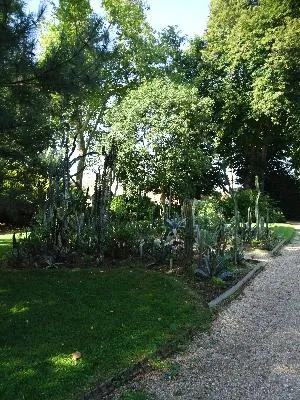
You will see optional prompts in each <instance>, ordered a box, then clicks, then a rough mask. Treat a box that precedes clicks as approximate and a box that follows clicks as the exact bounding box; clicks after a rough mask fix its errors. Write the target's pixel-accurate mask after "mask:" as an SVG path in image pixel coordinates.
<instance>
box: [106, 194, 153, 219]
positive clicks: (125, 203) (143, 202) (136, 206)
mask: <svg viewBox="0 0 300 400" xmlns="http://www.w3.org/2000/svg"><path fill="white" fill-rule="evenodd" d="M110 211H111V216H112V218H113V219H119V220H126V221H128V220H135V221H142V220H149V221H153V220H154V219H155V218H158V217H159V213H160V206H159V205H158V204H156V203H154V202H153V201H152V200H151V199H150V198H149V197H148V196H126V195H119V196H115V197H113V199H112V201H111V204H110Z"/></svg>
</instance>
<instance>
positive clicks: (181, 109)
mask: <svg viewBox="0 0 300 400" xmlns="http://www.w3.org/2000/svg"><path fill="white" fill-rule="evenodd" d="M211 108H212V101H211V99H209V98H199V97H198V96H197V91H196V89H195V88H193V87H191V86H188V85H182V84H175V83H173V82H172V81H171V80H169V79H167V78H165V79H153V80H151V81H148V82H144V83H143V84H142V85H141V86H140V87H139V88H138V89H136V90H132V91H131V92H130V93H129V95H128V96H127V97H126V98H125V99H124V100H123V101H122V102H121V103H120V104H118V105H116V106H114V107H113V108H112V110H111V111H110V112H109V113H107V117H106V121H107V123H108V124H109V125H110V126H111V132H110V138H111V140H114V141H115V142H116V144H117V146H118V163H117V176H118V178H119V180H120V182H122V183H124V184H126V185H129V186H133V187H136V188H139V189H140V190H146V191H151V190H153V191H155V192H157V193H163V194H166V195H168V194H169V190H170V187H171V188H172V192H173V193H174V195H175V196H178V197H181V198H182V197H183V196H188V195H189V194H190V195H191V196H193V195H194V193H195V183H196V182H200V184H201V183H202V179H203V177H204V176H205V174H209V173H210V170H212V163H213V158H212V155H213V149H212V141H213V138H212V137H209V136H208V135H207V133H208V126H209V124H210V119H211Z"/></svg>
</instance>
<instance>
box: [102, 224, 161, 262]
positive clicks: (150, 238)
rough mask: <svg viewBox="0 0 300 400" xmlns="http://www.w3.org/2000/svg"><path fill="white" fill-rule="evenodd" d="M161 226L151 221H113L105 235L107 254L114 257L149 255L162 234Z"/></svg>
mask: <svg viewBox="0 0 300 400" xmlns="http://www.w3.org/2000/svg"><path fill="white" fill-rule="evenodd" d="M159 228H160V227H158V228H157V227H155V226H153V225H152V224H151V223H150V222H149V221H134V220H132V221H130V220H129V221H125V220H123V221H122V220H121V221H120V220H115V221H111V222H110V223H109V225H108V228H107V232H106V235H105V255H106V256H107V257H109V258H113V259H120V258H123V259H124V258H127V257H130V256H131V257H132V256H133V257H138V256H142V255H145V256H146V257H147V255H149V253H150V254H151V253H152V251H153V243H154V240H155V238H157V236H160V234H161V229H159ZM141 248H142V249H141ZM141 253H142V254H141Z"/></svg>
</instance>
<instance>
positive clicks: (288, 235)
mask: <svg viewBox="0 0 300 400" xmlns="http://www.w3.org/2000/svg"><path fill="white" fill-rule="evenodd" d="M270 229H271V231H272V232H273V233H274V234H275V235H276V236H277V237H280V238H281V239H282V240H288V241H290V240H292V239H293V237H294V236H295V234H296V230H295V228H294V227H293V226H291V225H287V224H272V225H271V226H270Z"/></svg>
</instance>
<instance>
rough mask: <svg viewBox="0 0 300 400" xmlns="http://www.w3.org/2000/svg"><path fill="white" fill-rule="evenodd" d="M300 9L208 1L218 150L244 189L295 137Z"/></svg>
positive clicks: (241, 0) (274, 4) (276, 4)
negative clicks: (217, 105) (235, 173)
mask: <svg viewBox="0 0 300 400" xmlns="http://www.w3.org/2000/svg"><path fill="white" fill-rule="evenodd" d="M299 9H300V8H299V5H297V4H296V3H295V2H294V1H292V0H290V1H287V2H281V1H270V0H262V1H259V2H253V1H246V0H239V1H236V2H234V3H233V2H231V1H229V0H226V1H219V0H213V1H212V2H211V15H210V20H209V24H208V31H207V35H206V39H207V41H208V46H207V50H206V51H205V54H206V56H207V57H208V58H209V60H210V62H213V63H215V64H216V65H217V66H218V68H217V71H221V74H222V75H221V76H222V79H221V84H220V79H218V75H216V78H215V82H218V84H217V91H216V92H215V95H216V96H217V97H218V101H216V103H218V102H219V103H220V104H222V108H221V112H220V113H219V118H218V124H219V126H220V128H221V129H220V132H221V133H222V134H221V136H220V146H219V149H220V153H221V154H222V155H223V156H224V157H225V158H227V160H228V162H229V163H230V164H231V165H232V166H233V167H234V168H235V170H236V171H237V173H238V174H239V176H240V177H241V179H242V182H243V183H244V184H245V185H246V186H248V185H250V182H254V176H255V175H258V176H259V177H260V182H262V183H263V182H264V177H265V174H266V173H267V171H268V168H270V169H271V168H273V165H274V163H276V162H278V160H280V159H281V158H282V157H284V156H286V154H292V151H293V147H294V146H293V142H295V137H298V127H297V124H296V121H297V120H298V115H299V109H298V107H299V106H298V104H299V102H298V101H297V100H298V97H299V84H298V82H299V72H300V70H299V61H298V60H299V57H298V54H299V33H300V31H299ZM220 89H221V90H220ZM297 146H298V145H297ZM295 147H296V146H295ZM295 147H294V148H295Z"/></svg>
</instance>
